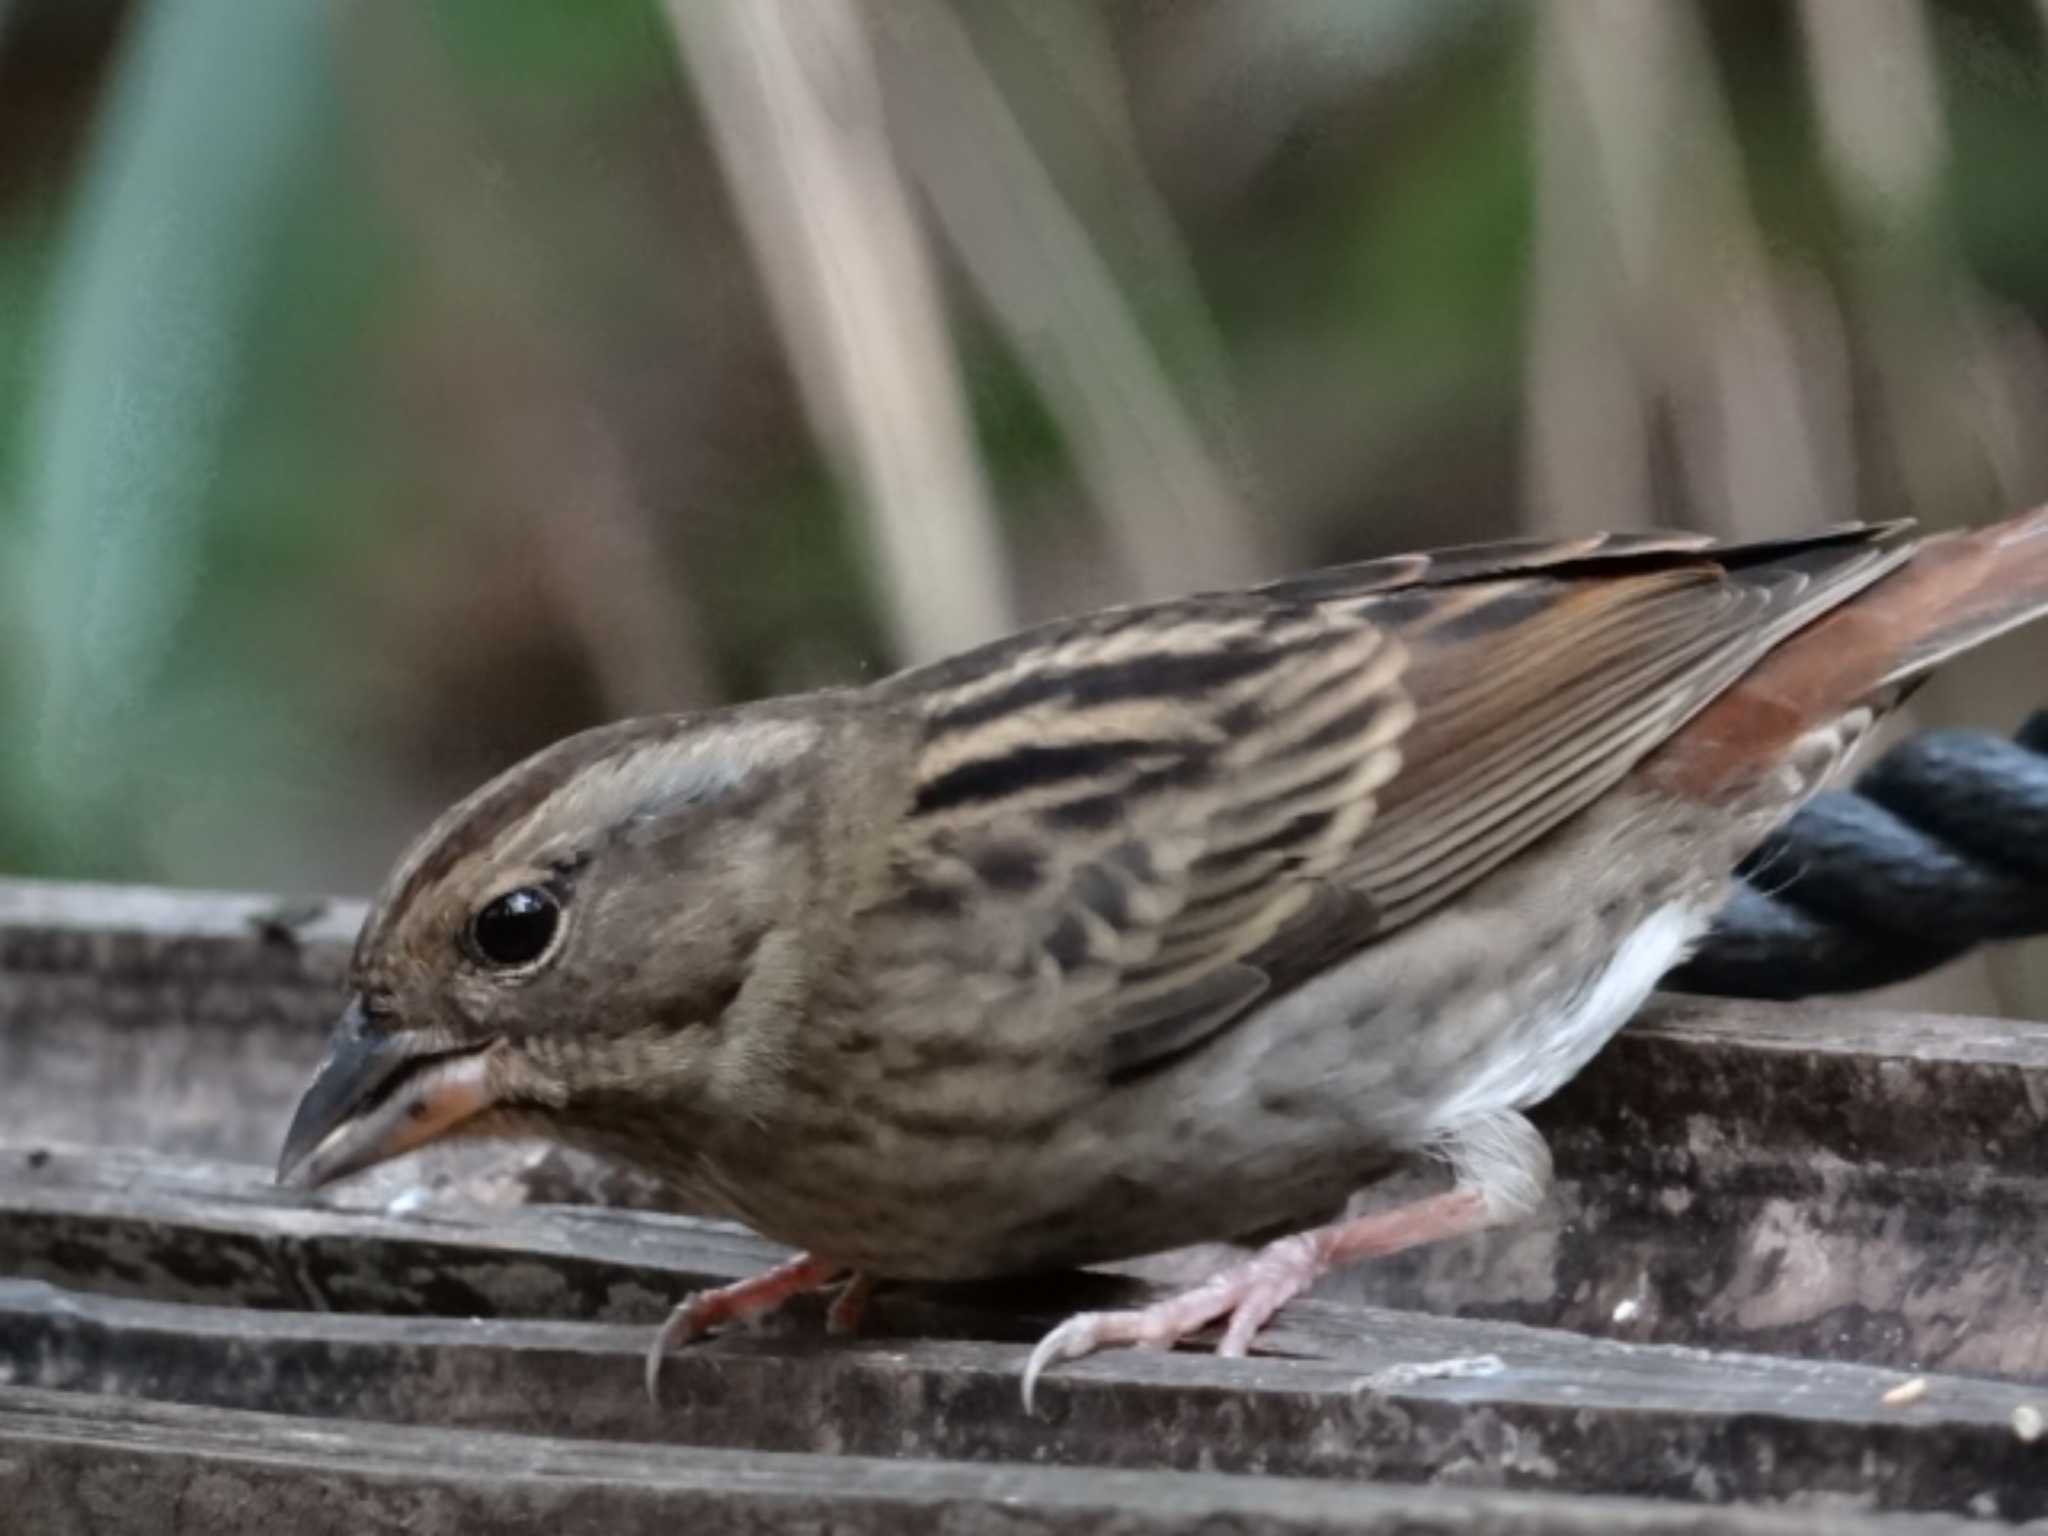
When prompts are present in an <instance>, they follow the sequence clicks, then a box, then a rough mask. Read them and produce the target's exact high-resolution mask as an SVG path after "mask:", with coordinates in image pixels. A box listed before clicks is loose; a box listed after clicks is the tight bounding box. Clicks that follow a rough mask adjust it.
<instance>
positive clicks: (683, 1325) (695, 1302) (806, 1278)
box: [647, 1253, 868, 1402]
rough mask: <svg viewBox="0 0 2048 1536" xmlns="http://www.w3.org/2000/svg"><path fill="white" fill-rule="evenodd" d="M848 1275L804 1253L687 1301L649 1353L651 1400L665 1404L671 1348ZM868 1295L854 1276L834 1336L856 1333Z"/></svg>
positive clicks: (833, 1318)
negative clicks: (664, 1377)
mask: <svg viewBox="0 0 2048 1536" xmlns="http://www.w3.org/2000/svg"><path fill="white" fill-rule="evenodd" d="M845 1273H846V1266H845V1265H844V1264H835V1263H834V1262H832V1260H830V1259H821V1258H818V1257H816V1256H815V1255H813V1254H808V1253H800V1254H798V1255H797V1256H796V1257H795V1258H793V1259H790V1260H788V1261H786V1262H785V1263H781V1264H778V1265H776V1266H775V1267H774V1268H773V1269H765V1270H763V1271H762V1272H761V1273H760V1274H758V1275H750V1276H748V1277H747V1278H746V1279H745V1280H740V1281H736V1282H735V1283H733V1284H732V1285H721V1286H719V1287H718V1288H717V1289H716V1290H712V1291H698V1292H696V1293H695V1294H693V1295H690V1296H685V1297H684V1298H683V1299H682V1301H681V1302H679V1303H678V1304H677V1305H676V1309H675V1311H673V1312H671V1313H669V1315H668V1321H667V1322H666V1323H664V1324H662V1326H661V1331H660V1332H659V1333H657V1334H656V1335H655V1336H654V1343H653V1344H652V1345H651V1346H649V1348H648V1351H647V1395H648V1397H649V1398H651V1399H653V1400H654V1401H656V1402H659V1401H660V1397H659V1396H658V1395H657V1388H658V1387H659V1386H660V1383H661V1362H662V1359H663V1357H664V1356H666V1355H667V1354H668V1352H669V1351H670V1350H671V1349H678V1348H681V1347H682V1346H683V1345H685V1344H687V1343H689V1342H690V1341H691V1340H692V1339H701V1338H702V1337H704V1335H705V1334H707V1333H709V1332H711V1331H712V1330H713V1329H714V1328H722V1327H724V1326H726V1325H727V1324H729V1323H752V1322H756V1321H758V1320H759V1319H761V1318H764V1317H766V1316H767V1315H768V1314H769V1313H771V1312H776V1311H779V1310H780V1309H781V1308H782V1307H783V1306H784V1305H785V1304H787V1303H788V1302H789V1300H790V1299H791V1298H792V1297H795V1296H802V1295H805V1294H806V1293H808V1292H811V1291H822V1290H823V1289H825V1287H826V1286H828V1285H830V1284H831V1283H832V1282H833V1281H834V1280H837V1279H838V1278H839V1277H840V1276H841V1275H843V1274H845ZM867 1295H868V1283H867V1279H866V1277H865V1276H862V1275H855V1276H854V1277H853V1279H852V1280H851V1281H850V1282H849V1283H848V1284H847V1287H846V1289H845V1290H844V1291H842V1292H841V1293H840V1294H839V1295H838V1296H837V1297H836V1298H834V1300H833V1302H832V1310H831V1311H830V1312H829V1313H828V1314H827V1315H826V1323H827V1326H829V1327H830V1328H831V1329H832V1330H833V1331H834V1332H835V1333H840V1332H850V1331H852V1329H853V1327H854V1326H855V1325H856V1324H858V1322H859V1320H860V1313H861V1309H862V1307H863V1305H864V1304H865V1303H866V1301H867Z"/></svg>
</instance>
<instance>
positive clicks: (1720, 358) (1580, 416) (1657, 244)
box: [1528, 0, 1850, 537]
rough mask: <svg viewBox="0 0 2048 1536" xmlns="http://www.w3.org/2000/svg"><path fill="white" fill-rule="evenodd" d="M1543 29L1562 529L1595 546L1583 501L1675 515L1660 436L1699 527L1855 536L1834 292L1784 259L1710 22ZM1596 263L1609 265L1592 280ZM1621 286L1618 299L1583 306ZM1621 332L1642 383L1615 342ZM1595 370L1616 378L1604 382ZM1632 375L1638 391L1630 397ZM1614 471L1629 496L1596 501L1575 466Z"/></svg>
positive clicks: (1552, 472)
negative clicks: (1663, 507)
mask: <svg viewBox="0 0 2048 1536" xmlns="http://www.w3.org/2000/svg"><path fill="white" fill-rule="evenodd" d="M1542 20H1543V25H1542V28H1541V31H1540V40H1539V44H1538V46H1539V48H1540V49H1541V50H1542V52H1541V55H1540V65H1539V71H1540V75H1539V78H1540V82H1541V90H1540V91H1539V100H1540V101H1541V102H1542V105H1541V106H1540V107H1539V111H1540V113H1541V117H1540V118H1539V138H1538V142H1539V146H1540V152H1541V154H1542V155H1543V156H1544V157H1545V165H1544V168H1543V169H1542V170H1541V171H1540V172H1539V176H1540V182H1541V188H1542V192H1543V194H1544V195H1545V196H1546V197H1547V198H1548V199H1549V200H1550V201H1549V203H1548V204H1547V205H1546V206H1544V207H1543V208H1541V209H1540V210H1539V214H1538V227H1539V229H1540V230H1543V231H1544V232H1545V233H1544V235H1542V236H1540V237H1539V257H1538V262H1539V267H1538V275H1537V291H1536V295H1535V301H1534V303H1535V313H1536V317H1537V318H1536V323H1535V327H1534V329H1535V335H1534V338H1533V341H1534V346H1533V353H1532V356H1531V359H1530V362H1529V366H1528V378H1529V380H1530V386H1531V397H1532V398H1531V404H1530V419H1531V422H1532V451H1531V458H1532V464H1531V476H1530V482H1531V487H1532V490H1531V494H1532V496H1533V498H1534V501H1535V505H1536V507H1537V508H1538V509H1539V512H1540V515H1541V517H1542V518H1543V521H1544V525H1545V526H1546V527H1556V526H1560V525H1575V526H1579V527H1581V528H1583V527H1584V526H1586V522H1585V519H1587V518H1588V517H1589V516H1591V515H1593V514H1588V513H1585V512H1582V511H1580V510H1579V507H1578V503H1577V500H1576V498H1577V496H1579V495H1580V494H1582V493H1589V495H1590V499H1592V500H1593V501H1594V502H1595V503H1596V504H1597V503H1604V505H1603V506H1602V510H1601V512H1600V513H1599V514H1598V515H1600V516H1603V517H1604V518H1605V519H1606V520H1607V521H1609V522H1613V521H1615V520H1617V517H1618V516H1619V514H1621V513H1622V512H1623V511H1624V510H1625V509H1624V508H1623V506H1621V505H1620V504H1619V503H1618V501H1617V500H1616V498H1618V497H1625V496H1637V497H1640V498H1641V500H1640V502H1639V504H1638V510H1637V511H1636V512H1635V514H1634V515H1633V516H1631V517H1629V518H1628V519H1627V520H1628V521H1631V522H1640V521H1642V520H1643V518H1644V516H1645V514H1647V513H1648V512H1649V511H1650V510H1651V507H1652V505H1653V504H1654V503H1653V497H1654V489H1653V487H1652V484H1651V479H1650V467H1651V457H1650V450H1651V444H1650V441H1649V439H1648V437H1647V436H1646V434H1647V432H1648V428H1649V424H1650V423H1651V422H1652V421H1654V420H1655V419H1656V418H1657V417H1658V416H1659V415H1661V416H1662V417H1663V419H1664V420H1665V421H1667V422H1668V423H1669V425H1670V428H1671V435H1672V438H1673V440H1674V442H1675V446H1676V448H1677V458H1678V467H1679V470H1680V473H1681V475H1682V480H1683V489H1684V508H1683V510H1684V513H1685V514H1686V516H1687V518H1688V520H1691V521H1694V522H1696V523H1698V524H1700V525H1702V526H1705V527H1707V528H1710V529H1712V530H1713V531H1715V532H1717V533H1721V534H1724V535H1730V536H1745V537H1755V536H1759V535H1762V534H1767V533H1785V532H1789V531H1792V530H1795V529H1800V528H1808V527H1812V526H1814V525H1816V524H1818V523H1822V522H1827V521H1833V520H1837V519H1839V518H1840V517H1842V516H1845V515H1847V505H1848V501H1849V495H1850V486H1849V484H1848V465H1849V462H1850V456H1849V448H1848V423H1849V409H1848V398H1847V386H1846V369H1845V366H1844V363H1843V360H1842V357H1841V343H1840V334H1839V324H1838V322H1837V320H1836V317H1835V315H1834V313H1833V310H1832V306H1831V305H1830V304H1829V303H1828V302H1827V300H1826V297H1825V295H1824V293H1823V292H1822V291H1821V290H1820V289H1819V288H1818V285H1817V284H1815V283H1813V282H1810V281H1806V280H1804V278H1803V275H1802V274H1799V273H1797V272H1794V271H1790V270H1781V269H1780V267H1779V265H1778V264H1777V263H1776V262H1775V261H1774V260H1773V259H1772V256H1771V253H1770V250H1769V248H1768V246H1767V245H1766V243H1765V240H1764V236H1763V234H1762V231H1761V230H1760V229H1759V227H1758V225H1757V222H1756V217H1755V213H1754V211H1753V209H1752V208H1751V206H1750V202H1749V197H1748V194H1747V190H1746V188H1745V186H1744V182H1743V176H1742V168H1741V163H1740V156H1739V151H1738V147H1737V144H1736V141H1735V136H1734V132H1733V125H1732V123H1731V121H1730V117H1729V112H1728V107H1727V104H1726V102H1725V101H1724V100H1723V98H1722V95H1721V90H1720V86H1719V83H1718V81H1717V79H1716V75H1715V71H1714V68H1713V63H1712V60H1711V58H1710V56H1709V54H1708V50H1707V44H1706V38H1705V36H1704V33H1703V30H1702V26H1701V18H1700V16H1699V14H1698V12H1697V11H1696V10H1695V9H1694V8H1693V7H1692V6H1690V5H1680V4H1650V5H1644V4H1639V3H1636V0H1548V3H1547V4H1546V5H1545V6H1544V8H1543V11H1542ZM1574 181H1577V182H1580V183H1582V184H1581V185H1578V186H1576V187H1574V186H1573V185H1572V183H1573V182H1574ZM1567 197H1569V198H1573V199H1575V200H1576V199H1583V201H1581V202H1579V203H1578V206H1577V207H1576V208H1574V207H1572V206H1569V205H1568V204H1567V203H1566V201H1565V199H1566V198H1567ZM1581 210H1583V211H1581ZM1586 242H1605V243H1607V244H1608V246H1609V248H1608V249H1606V250H1600V249H1598V248H1597V247H1593V246H1589V245H1588V244H1587V243H1586ZM1583 254H1590V255H1591V256H1592V258H1593V259H1592V260H1591V261H1590V262H1588V263H1586V264H1584V265H1582V264H1581V260H1580V259H1579V258H1580V257H1581V256H1582V255H1583ZM1589 270H1590V272H1591V273H1592V274H1594V275H1592V276H1588V271H1589ZM1603 281H1604V282H1608V283H1618V284H1619V285H1620V288H1619V291H1618V292H1608V293H1606V294H1604V295H1592V296H1588V295H1585V294H1580V293H1576V292H1574V289H1575V288H1576V287H1577V285H1580V284H1583V283H1586V282H1594V283H1602V282H1603ZM1614 323H1619V324H1620V325H1621V326H1623V327H1624V328H1625V331H1624V334H1625V337H1626V340H1625V343H1624V344H1625V345H1626V347H1627V349H1628V353H1627V362H1626V365H1624V364H1623V362H1622V360H1621V355H1620V354H1617V353H1615V352H1614V351H1613V348H1614V346H1615V343H1614V342H1613V341H1612V340H1610V339H1607V338H1603V337H1601V336H1599V335H1597V334H1596V332H1597V331H1598V329H1600V328H1601V327H1602V326H1605V325H1608V324H1614ZM1580 348H1584V349H1586V350H1587V353H1588V355H1589V356H1591V357H1594V358H1596V359H1597V358H1600V357H1601V355H1602V353H1603V352H1604V353H1605V354H1606V356H1605V360H1604V361H1601V362H1598V363H1596V364H1594V365H1587V364H1584V363H1582V362H1580V361H1579V360H1578V359H1576V358H1575V357H1574V355H1573V354H1574V353H1575V352H1577V351H1578V350H1579V349H1580ZM1624 366H1626V367H1627V368H1628V369H1629V370H1630V371H1632V372H1633V373H1634V375H1635V377H1636V387H1635V389H1634V390H1633V391H1627V390H1625V389H1624V388H1622V386H1621V385H1620V382H1619V378H1618V370H1620V369H1621V368H1623V367H1624ZM1553 391H1556V392H1557V394H1558V395H1559V396H1562V397H1563V398H1554V397H1553V394H1552V392H1553ZM1628 394H1633V396H1634V398H1633V399H1632V400H1631V399H1626V398H1624V396H1625V395H1628ZM1610 411H1611V412H1612V413H1613V414H1612V416H1610V415H1609V412H1610ZM1609 425H1611V426H1612V428H1613V430H1614V433H1615V437H1614V440H1613V441H1612V442H1611V443H1609V442H1606V441H1603V440H1602V439H1603V435H1604V433H1605V431H1606V430H1607V428H1608V426H1609ZM1631 439H1632V440H1631ZM1603 453H1612V454H1614V455H1615V456H1616V459H1617V463H1616V465H1614V466H1610V467H1609V470H1608V471H1607V472H1606V473H1608V474H1609V475H1610V479H1611V483H1609V484H1606V485H1601V484H1597V483H1595V484H1587V485H1585V486H1583V488H1582V487H1581V486H1580V485H1578V484H1576V483H1575V482H1576V481H1577V480H1578V479H1579V477H1581V476H1583V474H1584V473H1585V472H1584V471H1583V470H1582V469H1579V468H1577V467H1576V466H1575V463H1574V461H1575V460H1578V459H1580V458H1581V457H1582V456H1584V455H1588V454H1603Z"/></svg>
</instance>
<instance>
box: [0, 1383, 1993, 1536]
mask: <svg viewBox="0 0 2048 1536" xmlns="http://www.w3.org/2000/svg"><path fill="white" fill-rule="evenodd" d="M0 1509H4V1510H5V1511H6V1512H7V1515H8V1517H9V1518H11V1519H13V1520H17V1521H19V1522H20V1524H19V1525H18V1526H16V1527H14V1528H17V1529H22V1530H34V1531H38V1532H51V1533H68V1532H72V1531H78V1532H84V1531H91V1532H92V1533H94V1536H128V1533H131V1532H132V1533H138V1536H140V1533H149V1536H157V1533H161V1532H166V1531H169V1532H173V1533H184V1532H193V1533H197V1532H202V1531H203V1532H208V1533H215V1532H217V1533H220V1536H244V1533H255V1532H272V1531H290V1532H292V1533H293V1536H370V1533H375V1532H382V1531H390V1532H399V1531H404V1532H416V1533H421V1536H436V1533H440V1532H450V1533H452V1532H456V1531H470V1530H486V1529H487V1530H491V1531H502V1532H544V1533H546V1536H560V1533H562V1532H565V1531H599V1530H601V1531H606V1532H618V1533H620V1536H637V1533H643V1532H644V1533H647V1536H655V1533H661V1536H669V1533H672V1532H675V1531H679V1530H693V1529H705V1530H721V1531H724V1530H743V1531H751V1532H761V1533H767V1532H781V1531H802V1532H818V1531H823V1530H832V1531H836V1532H840V1533H844V1536H860V1533H865V1532H877V1533H880V1532H887V1533H892V1536H893V1533H902V1536H920V1533H930V1536H957V1533H965V1532H970V1531H986V1530H1001V1531H1004V1532H1007V1533H1011V1536H1039V1533H1043V1536H1054V1533H1067V1532H1078V1531H1088V1532H1097V1533H1106V1536H1141V1533H1152V1532H1165V1531H1177V1530H1186V1529H1190V1528H1195V1527H1199V1528H1200V1529H1201V1530H1204V1531H1207V1532H1211V1533H1216V1536H1267V1533H1270V1536H1310V1533H1318V1536H1320V1533H1326V1532H1327V1533H1334V1532H1339V1531H1347V1532H1360V1531H1389V1532H1391V1531H1401V1532H1409V1533H1416V1536H1427V1533H1437V1532H1443V1533H1450V1532H1470V1531H1485V1532H1490V1533H1495V1536H1524V1533H1526V1536H1537V1533H1556V1536H1566V1533H1571V1536H1576V1533H1583V1532H1603V1533H1610V1532H1611V1533H1617V1536H1664V1533H1672V1536H1677V1533H1681V1532H1682V1533H1686V1536H1710V1533H1715V1536H1718V1533H1726V1536H1848V1533H1851V1532H1868V1533H1870V1536H1883V1533H1891V1532H1903V1531H1905V1530H1914V1531H1929V1532H1936V1531H1947V1530H1963V1529H1968V1528H1971V1527H1969V1526H1968V1525H1967V1524H1966V1523H1965V1522H1960V1521H1948V1520H1931V1519H1928V1518H1925V1517H1921V1518H1918V1519H1914V1520H1912V1521H1910V1522H1908V1521H1901V1520H1897V1519H1885V1518H1873V1517H1870V1516H1867V1515H1863V1514H1861V1513H1858V1512H1856V1511H1854V1510H1852V1509H1851V1510H1845V1509H1842V1508H1839V1507H1829V1506H1828V1505H1826V1504H1824V1503H1823V1504H1820V1505H1818V1506H1817V1507H1812V1508H1807V1509H1802V1510H1800V1511H1797V1512H1765V1511H1758V1510H1746V1509H1739V1508H1728V1509H1699V1508H1690V1507H1686V1506H1674V1505H1664V1504H1657V1503H1652V1502H1647V1501H1641V1500H1631V1499H1604V1498H1603V1499H1596V1500H1585V1499H1573V1498H1562V1497H1558V1496H1554V1495H1543V1494H1530V1493H1511V1492H1497V1491H1477V1490H1467V1491H1454V1490H1449V1489H1433V1488H1413V1487H1402V1486H1375V1485H1369V1484H1344V1483H1336V1482H1329V1481H1323V1482H1308V1481H1301V1480H1295V1479H1288V1478H1275V1477H1257V1478H1253V1477H1230V1476H1222V1475H1217V1474H1209V1475H1204V1476H1199V1477H1189V1476H1182V1475H1170V1474H1160V1473H1148V1472H1127V1471H1105V1470H1095V1469H1090V1470H1076V1469H1073V1468H1066V1467H1058V1468H1051V1467H1029V1466H998V1467H990V1466H964V1465H944V1464H934V1463H930V1462H918V1461H904V1460H886V1461H885V1460H877V1459H873V1458H868V1457H860V1456H818V1455H801V1454H790V1453H776V1452H760V1451H742V1452H733V1451H722V1450H711V1449H701V1448H682V1447H669V1446H648V1445H601V1444H593V1443H590V1442H587V1441H574V1440H561V1439H548V1438H542V1437H537V1436H523V1435H503V1434H489V1433H479V1432H474V1431H458V1430H435V1429H420V1428H415V1427H404V1428H393V1427H388V1426H381V1425H367V1424H353V1423H340V1422H335V1421H322V1420H307V1419H294V1418H285V1417H280V1416H277V1415H270V1414H256V1413H241V1412H231V1411H224V1410H219V1409H205V1408H191V1407H184V1406H175V1405H165V1404H156V1403H136V1402H123V1401H118V1400H109V1399H96V1398H90V1397H82V1396H78V1395H75V1394H67V1393H46V1392H36V1391H25V1390H21V1389H0Z"/></svg>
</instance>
